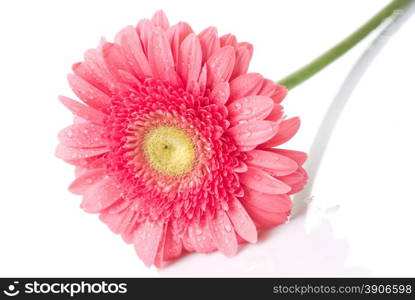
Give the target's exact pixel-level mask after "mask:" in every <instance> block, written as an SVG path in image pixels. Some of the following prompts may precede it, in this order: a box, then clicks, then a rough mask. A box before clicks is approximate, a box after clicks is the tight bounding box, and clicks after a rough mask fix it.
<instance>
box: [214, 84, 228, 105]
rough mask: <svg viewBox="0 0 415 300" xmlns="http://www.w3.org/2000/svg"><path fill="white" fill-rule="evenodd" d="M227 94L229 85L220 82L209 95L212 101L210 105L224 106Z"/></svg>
mask: <svg viewBox="0 0 415 300" xmlns="http://www.w3.org/2000/svg"><path fill="white" fill-rule="evenodd" d="M229 93H230V89H229V83H227V82H222V83H219V84H217V85H216V86H215V87H214V89H213V90H212V92H211V93H210V95H209V98H210V100H211V101H212V103H215V104H218V105H224V104H225V103H226V102H227V101H228V98H229Z"/></svg>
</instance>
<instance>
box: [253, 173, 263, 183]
mask: <svg viewBox="0 0 415 300" xmlns="http://www.w3.org/2000/svg"><path fill="white" fill-rule="evenodd" d="M254 179H255V180H258V181H259V180H262V176H261V175H258V174H255V175H254Z"/></svg>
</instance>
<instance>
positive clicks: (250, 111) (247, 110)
mask: <svg viewBox="0 0 415 300" xmlns="http://www.w3.org/2000/svg"><path fill="white" fill-rule="evenodd" d="M252 112H253V110H252V108H246V109H245V110H244V111H243V112H242V114H243V115H245V116H247V115H250V114H252Z"/></svg>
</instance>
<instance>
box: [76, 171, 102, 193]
mask: <svg viewBox="0 0 415 300" xmlns="http://www.w3.org/2000/svg"><path fill="white" fill-rule="evenodd" d="M105 174H106V172H105V169H92V170H88V171H86V172H84V173H83V174H82V175H80V176H78V177H77V178H76V179H75V180H74V181H73V182H72V183H71V185H70V186H69V191H70V192H71V193H73V194H78V195H82V194H84V193H85V192H86V191H87V190H88V189H89V188H90V187H91V186H93V185H95V184H96V183H97V182H99V181H101V180H102V178H104V176H105Z"/></svg>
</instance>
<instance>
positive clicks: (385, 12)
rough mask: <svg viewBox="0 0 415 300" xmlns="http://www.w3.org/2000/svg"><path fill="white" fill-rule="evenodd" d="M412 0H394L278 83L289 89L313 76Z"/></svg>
mask: <svg viewBox="0 0 415 300" xmlns="http://www.w3.org/2000/svg"><path fill="white" fill-rule="evenodd" d="M411 1H412V0H393V1H392V2H391V3H389V4H388V5H387V6H386V7H385V8H383V9H382V10H381V11H379V12H378V13H377V14H376V15H375V16H373V17H372V18H371V19H370V20H369V21H367V22H366V23H365V24H363V25H362V26H361V27H360V28H358V29H357V30H356V31H355V32H353V33H352V34H351V35H349V36H348V37H346V38H345V39H344V40H343V41H341V42H340V43H338V44H337V45H335V46H334V47H332V48H331V49H329V50H327V51H326V52H325V53H323V54H322V55H320V56H319V57H317V58H315V59H314V60H313V61H311V62H310V63H309V64H307V65H305V66H304V67H302V68H301V69H298V70H297V71H295V72H294V73H291V74H290V75H288V76H287V77H285V78H283V79H281V80H279V81H278V84H281V85H284V86H285V87H286V88H287V89H289V90H291V89H293V88H294V87H296V86H297V85H299V84H300V83H302V82H304V81H306V80H307V79H308V78H310V77H312V76H313V75H314V74H316V73H318V72H319V71H321V70H322V69H324V68H325V67H326V66H328V65H329V64H331V63H332V62H333V61H335V60H336V59H337V58H339V57H340V56H342V55H343V54H344V53H346V52H347V51H348V50H350V49H351V48H353V46H355V45H356V44H357V43H359V42H360V41H361V40H363V39H364V38H365V37H366V36H367V35H368V34H369V33H370V32H372V31H373V30H374V29H376V28H377V27H378V26H379V25H380V24H382V22H383V21H384V20H385V19H386V18H388V17H389V16H391V15H392V14H393V13H394V12H395V11H396V10H399V9H403V8H405V7H406V6H407V5H408V4H410V3H411Z"/></svg>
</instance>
